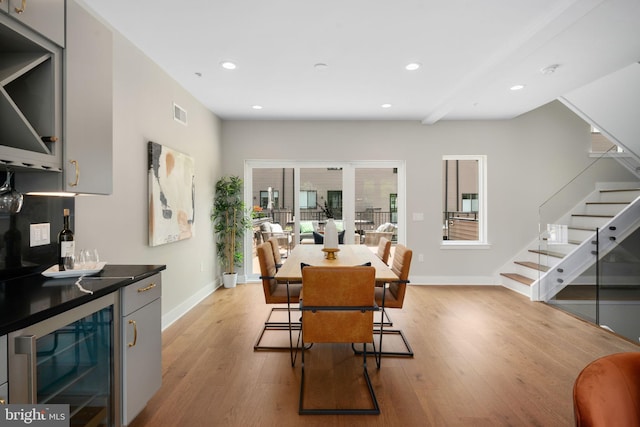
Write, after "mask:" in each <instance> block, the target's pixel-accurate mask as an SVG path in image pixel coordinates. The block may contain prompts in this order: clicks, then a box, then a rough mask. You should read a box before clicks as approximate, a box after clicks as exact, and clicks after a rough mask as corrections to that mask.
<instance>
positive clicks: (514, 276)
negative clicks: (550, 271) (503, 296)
mask: <svg viewBox="0 0 640 427" xmlns="http://www.w3.org/2000/svg"><path fill="white" fill-rule="evenodd" d="M500 275H501V276H504V277H508V278H509V279H511V280H515V281H516V282H520V283H522V284H523V285H527V286H531V285H532V284H533V282H534V281H533V279H529V278H528V277H524V276H523V275H521V274H518V273H500Z"/></svg>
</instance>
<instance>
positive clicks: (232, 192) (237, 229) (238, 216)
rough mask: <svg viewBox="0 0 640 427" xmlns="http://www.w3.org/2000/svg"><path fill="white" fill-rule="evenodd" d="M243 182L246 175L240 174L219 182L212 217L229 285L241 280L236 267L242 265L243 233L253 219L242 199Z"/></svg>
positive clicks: (225, 276)
mask: <svg viewBox="0 0 640 427" xmlns="http://www.w3.org/2000/svg"><path fill="white" fill-rule="evenodd" d="M242 185H243V182H242V179H241V178H239V177H237V176H229V177H222V178H220V179H219V180H218V182H216V194H215V199H214V202H213V213H212V214H211V220H212V221H213V229H214V232H215V233H216V249H217V253H218V259H219V260H220V263H221V265H222V269H223V274H222V283H223V284H224V287H225V288H233V287H235V285H236V283H237V280H238V273H237V272H236V271H235V267H239V266H240V265H242V260H243V251H242V242H243V237H244V233H245V231H246V230H248V229H249V228H251V219H250V216H249V213H248V212H247V209H246V207H245V203H244V200H243V199H242Z"/></svg>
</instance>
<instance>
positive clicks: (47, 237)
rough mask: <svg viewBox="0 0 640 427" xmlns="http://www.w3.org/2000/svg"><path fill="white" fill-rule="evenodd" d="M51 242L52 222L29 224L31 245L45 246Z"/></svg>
mask: <svg viewBox="0 0 640 427" xmlns="http://www.w3.org/2000/svg"><path fill="white" fill-rule="evenodd" d="M49 243H51V224H49V223H48V222H43V223H40V224H31V225H30V226H29V246H30V247H34V246H43V245H48V244H49Z"/></svg>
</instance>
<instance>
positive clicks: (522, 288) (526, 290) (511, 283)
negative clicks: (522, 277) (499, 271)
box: [500, 276, 531, 298]
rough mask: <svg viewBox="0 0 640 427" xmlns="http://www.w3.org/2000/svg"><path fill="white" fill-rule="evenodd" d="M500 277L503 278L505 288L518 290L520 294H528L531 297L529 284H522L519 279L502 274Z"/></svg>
mask: <svg viewBox="0 0 640 427" xmlns="http://www.w3.org/2000/svg"><path fill="white" fill-rule="evenodd" d="M500 279H501V280H502V285H503V286H504V287H505V288H509V289H511V290H512V291H516V292H518V293H519V294H522V295H524V296H527V297H529V298H531V287H530V286H527V285H525V284H522V283H520V282H518V281H517V280H513V279H510V278H508V277H504V276H500Z"/></svg>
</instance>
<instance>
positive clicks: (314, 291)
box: [298, 266, 380, 415]
mask: <svg viewBox="0 0 640 427" xmlns="http://www.w3.org/2000/svg"><path fill="white" fill-rule="evenodd" d="M302 283H303V288H304V290H303V295H302V299H301V300H300V310H301V311H302V334H301V339H302V345H301V347H302V374H301V379H300V402H299V409H298V411H299V413H300V414H303V415H304V414H315V415H322V414H352V415H359V414H369V415H371V414H379V413H380V408H379V407H378V401H377V399H376V395H375V392H374V390H373V386H372V385H371V379H370V377H369V372H368V370H367V353H366V343H371V344H372V345H373V349H374V355H376V353H375V344H374V341H373V312H374V311H376V310H377V309H378V307H377V306H376V304H375V303H374V288H375V268H374V267H367V266H355V267H312V266H305V267H304V268H303V269H302ZM315 343H347V344H348V343H351V344H352V345H353V343H364V344H365V350H364V351H363V359H362V364H363V374H364V379H365V382H366V385H367V388H368V390H369V395H370V398H371V402H372V405H371V406H372V407H370V408H357V409H348V408H346V406H347V405H346V404H345V402H340V403H339V404H336V406H337V408H308V407H305V398H304V391H305V368H306V361H305V357H304V354H305V345H306V344H315ZM376 363H377V366H378V368H380V360H379V358H378V357H376ZM341 378H344V376H342V377H341ZM338 387H340V385H335V388H338Z"/></svg>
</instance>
